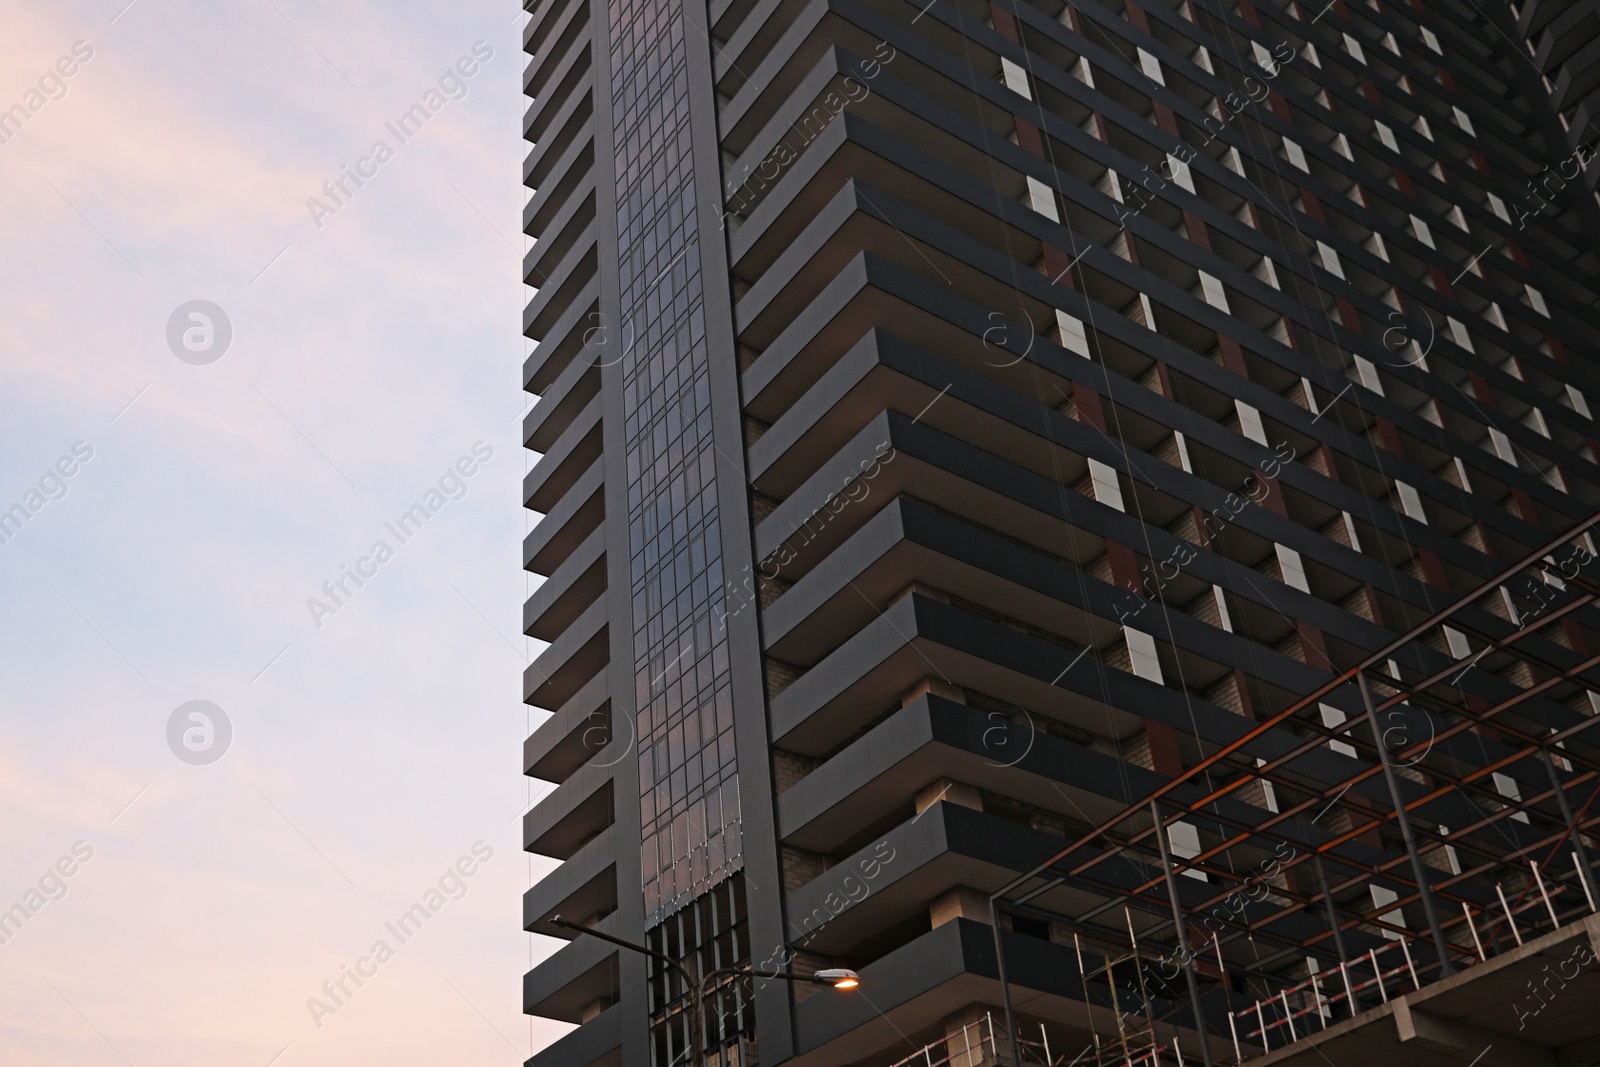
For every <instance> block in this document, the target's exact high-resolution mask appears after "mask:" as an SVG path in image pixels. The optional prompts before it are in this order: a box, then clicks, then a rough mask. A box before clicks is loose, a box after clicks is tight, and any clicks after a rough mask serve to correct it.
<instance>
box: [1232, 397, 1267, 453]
mask: <svg viewBox="0 0 1600 1067" xmlns="http://www.w3.org/2000/svg"><path fill="white" fill-rule="evenodd" d="M1233 407H1234V410H1235V411H1237V412H1238V413H1239V432H1240V433H1242V434H1244V435H1245V436H1246V437H1248V438H1250V440H1252V441H1254V442H1255V443H1256V444H1258V445H1264V444H1267V443H1268V442H1267V428H1266V427H1265V426H1264V425H1262V422H1261V412H1259V411H1257V410H1256V409H1255V408H1254V407H1252V406H1251V405H1249V404H1246V403H1245V402H1244V401H1243V400H1235V401H1234V402H1233Z"/></svg>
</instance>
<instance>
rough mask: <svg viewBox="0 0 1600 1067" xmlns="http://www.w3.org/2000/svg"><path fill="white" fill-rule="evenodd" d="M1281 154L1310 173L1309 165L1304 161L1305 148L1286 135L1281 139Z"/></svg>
mask: <svg viewBox="0 0 1600 1067" xmlns="http://www.w3.org/2000/svg"><path fill="white" fill-rule="evenodd" d="M1283 156H1284V158H1285V159H1287V160H1288V161H1289V162H1290V163H1292V164H1294V165H1295V166H1297V167H1299V168H1300V169H1301V170H1303V171H1305V172H1306V173H1307V174H1309V173H1311V165H1310V164H1308V163H1307V162H1306V153H1305V150H1304V149H1302V148H1301V147H1300V146H1299V145H1297V144H1295V143H1294V142H1293V141H1291V140H1289V138H1287V137H1285V138H1284V139H1283Z"/></svg>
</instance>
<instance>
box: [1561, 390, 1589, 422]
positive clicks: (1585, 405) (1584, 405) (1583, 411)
mask: <svg viewBox="0 0 1600 1067" xmlns="http://www.w3.org/2000/svg"><path fill="white" fill-rule="evenodd" d="M1567 402H1568V403H1570V404H1571V405H1572V410H1573V411H1576V412H1577V413H1578V414H1579V415H1582V416H1583V417H1584V418H1586V419H1592V418H1594V416H1593V415H1591V414H1589V401H1588V399H1587V398H1586V397H1585V396H1584V395H1583V392H1582V391H1581V390H1580V389H1579V388H1578V387H1577V386H1575V385H1568V386H1567Z"/></svg>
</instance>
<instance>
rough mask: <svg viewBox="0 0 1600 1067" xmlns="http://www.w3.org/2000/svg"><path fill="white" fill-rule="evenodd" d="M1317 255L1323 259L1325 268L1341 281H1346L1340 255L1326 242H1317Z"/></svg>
mask: <svg viewBox="0 0 1600 1067" xmlns="http://www.w3.org/2000/svg"><path fill="white" fill-rule="evenodd" d="M1317 253H1318V255H1320V256H1321V257H1322V266H1323V268H1324V269H1325V270H1326V271H1327V272H1328V273H1329V274H1331V275H1333V276H1334V277H1335V278H1338V279H1339V280H1340V281H1343V280H1344V266H1343V265H1342V264H1341V263H1340V262H1339V253H1337V252H1335V251H1334V250H1333V246H1332V245H1330V244H1328V243H1327V242H1326V241H1318V242H1317Z"/></svg>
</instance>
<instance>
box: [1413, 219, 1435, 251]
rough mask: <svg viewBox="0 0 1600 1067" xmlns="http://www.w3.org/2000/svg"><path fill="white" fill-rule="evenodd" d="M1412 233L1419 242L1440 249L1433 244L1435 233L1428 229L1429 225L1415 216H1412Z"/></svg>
mask: <svg viewBox="0 0 1600 1067" xmlns="http://www.w3.org/2000/svg"><path fill="white" fill-rule="evenodd" d="M1411 232H1412V233H1413V234H1415V235H1416V238H1417V240H1419V241H1421V242H1422V243H1423V244H1425V245H1427V246H1428V247H1429V248H1437V247H1438V246H1437V245H1435V244H1434V243H1433V231H1432V230H1430V229H1429V228H1428V224H1427V223H1426V222H1423V221H1422V220H1421V219H1419V218H1417V217H1416V216H1415V215H1412V216H1411Z"/></svg>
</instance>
